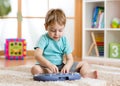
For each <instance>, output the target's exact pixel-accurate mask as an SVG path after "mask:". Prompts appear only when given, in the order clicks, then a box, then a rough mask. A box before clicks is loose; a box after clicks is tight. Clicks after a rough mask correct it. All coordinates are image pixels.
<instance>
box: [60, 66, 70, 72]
mask: <svg viewBox="0 0 120 86" xmlns="http://www.w3.org/2000/svg"><path fill="white" fill-rule="evenodd" d="M69 70H70V68H69V66H67V65H65V66H64V67H63V68H62V70H61V73H69Z"/></svg>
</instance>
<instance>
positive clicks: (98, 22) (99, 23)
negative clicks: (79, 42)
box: [92, 6, 104, 28]
mask: <svg viewBox="0 0 120 86" xmlns="http://www.w3.org/2000/svg"><path fill="white" fill-rule="evenodd" d="M92 28H104V7H100V6H96V7H95V8H94V10H93V17H92Z"/></svg>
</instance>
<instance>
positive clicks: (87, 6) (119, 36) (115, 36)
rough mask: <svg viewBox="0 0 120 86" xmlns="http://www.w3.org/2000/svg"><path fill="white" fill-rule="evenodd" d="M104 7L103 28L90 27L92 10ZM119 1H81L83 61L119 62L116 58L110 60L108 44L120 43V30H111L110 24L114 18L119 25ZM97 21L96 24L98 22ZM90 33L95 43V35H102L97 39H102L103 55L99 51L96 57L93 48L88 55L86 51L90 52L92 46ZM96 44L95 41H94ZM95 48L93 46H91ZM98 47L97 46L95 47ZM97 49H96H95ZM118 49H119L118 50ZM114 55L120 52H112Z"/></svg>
mask: <svg viewBox="0 0 120 86" xmlns="http://www.w3.org/2000/svg"><path fill="white" fill-rule="evenodd" d="M97 6H98V7H104V12H103V13H104V27H94V28H93V27H92V23H93V18H94V17H93V13H94V9H95V8H96V7H97ZM119 9H120V0H83V28H82V30H83V33H82V35H83V36H82V38H83V39H82V40H83V41H82V42H83V43H82V44H83V47H82V51H83V52H82V58H83V59H86V58H88V59H109V60H110V59H112V60H115V59H117V60H119V59H120V57H118V58H114V59H113V58H110V55H109V52H110V43H120V28H119V27H118V28H112V27H111V22H112V20H113V19H114V18H118V19H119V23H120V10H119ZM99 21H100V19H99ZM99 21H98V22H99ZM92 32H93V33H94V36H95V41H96V40H97V38H96V35H98V34H102V37H99V39H101V38H102V40H103V45H102V47H104V48H103V50H102V51H103V53H104V54H102V55H100V53H99V50H98V54H99V56H97V55H96V52H95V47H93V48H92V50H91V51H90V54H88V51H89V50H90V47H91V46H92V43H93V40H92V36H91V34H92ZM96 43H97V41H96ZM93 46H95V45H93ZM97 47H98V45H97ZM97 49H98V48H97ZM118 49H119V48H118ZM113 52H114V53H116V52H117V53H120V50H116V49H115V50H113Z"/></svg>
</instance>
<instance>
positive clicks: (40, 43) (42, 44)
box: [35, 35, 48, 50]
mask: <svg viewBox="0 0 120 86" xmlns="http://www.w3.org/2000/svg"><path fill="white" fill-rule="evenodd" d="M47 42H48V40H47V37H46V36H45V35H42V36H41V37H40V39H39V40H38V42H37V43H36V46H35V47H38V48H40V49H42V50H44V48H45V47H46V45H47Z"/></svg>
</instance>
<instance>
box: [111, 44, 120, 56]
mask: <svg viewBox="0 0 120 86" xmlns="http://www.w3.org/2000/svg"><path fill="white" fill-rule="evenodd" d="M109 57H110V58H120V43H110V46H109Z"/></svg>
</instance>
